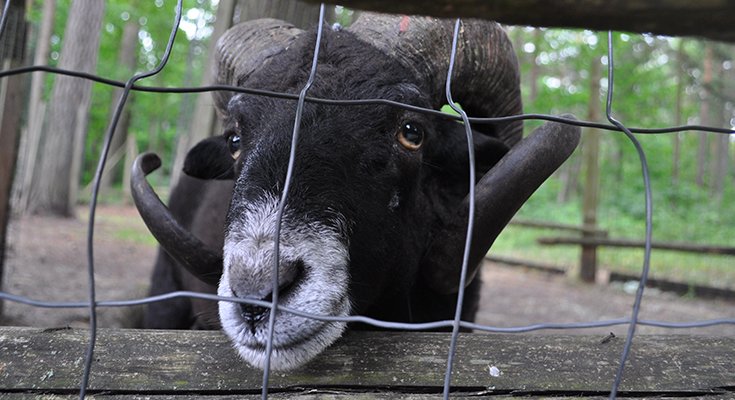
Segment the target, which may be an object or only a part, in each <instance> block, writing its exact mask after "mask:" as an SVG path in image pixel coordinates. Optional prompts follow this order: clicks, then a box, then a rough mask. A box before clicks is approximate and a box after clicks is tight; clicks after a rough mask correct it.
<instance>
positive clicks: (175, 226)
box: [130, 153, 222, 286]
mask: <svg viewBox="0 0 735 400" xmlns="http://www.w3.org/2000/svg"><path fill="white" fill-rule="evenodd" d="M160 166H161V159H160V158H159V157H158V156H157V155H155V154H153V153H143V154H141V155H139V156H138V157H137V158H136V159H135V162H134V163H133V170H132V174H131V181H130V187H131V189H132V195H133V200H134V201H135V206H136V207H137V208H138V212H139V213H140V215H141V217H143V221H144V222H145V224H146V226H148V230H150V231H151V233H152V234H153V236H154V237H155V238H156V240H158V243H160V245H161V247H162V248H163V249H164V250H166V252H167V253H168V254H169V255H170V256H171V257H172V258H173V259H174V260H176V261H177V262H178V263H179V264H181V265H182V266H183V267H184V268H186V270H187V271H189V272H191V274H192V275H194V276H195V277H197V278H198V279H200V280H201V281H202V282H204V283H207V284H210V285H214V286H216V285H217V283H218V282H219V278H220V275H222V256H221V255H219V254H218V253H216V252H215V251H213V250H212V249H210V248H209V247H208V246H206V245H205V244H204V243H202V242H201V241H200V240H199V239H198V238H196V237H195V236H194V235H193V234H192V233H191V232H189V231H188V230H186V229H185V228H184V227H182V226H181V224H179V223H178V221H176V219H174V217H173V216H172V215H171V213H170V212H169V210H168V208H167V207H166V206H165V205H164V204H163V203H162V202H161V199H159V198H158V195H156V192H155V191H154V190H153V188H152V187H151V185H150V184H149V183H148V181H146V179H145V177H146V175H147V174H149V173H151V172H153V171H155V170H156V169H158V167H160ZM182 179H195V178H191V177H187V176H182Z"/></svg>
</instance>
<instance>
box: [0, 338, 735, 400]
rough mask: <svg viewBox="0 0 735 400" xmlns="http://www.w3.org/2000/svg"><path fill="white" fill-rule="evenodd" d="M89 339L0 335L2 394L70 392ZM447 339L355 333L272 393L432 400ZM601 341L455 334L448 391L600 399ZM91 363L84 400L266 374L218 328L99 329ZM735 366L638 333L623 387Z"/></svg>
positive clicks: (618, 344)
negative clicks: (245, 358) (456, 343)
mask: <svg viewBox="0 0 735 400" xmlns="http://www.w3.org/2000/svg"><path fill="white" fill-rule="evenodd" d="M88 334H89V332H88V331H87V330H81V329H63V330H44V329H37V328H12V327H0V351H1V352H2V357H0V397H3V398H5V397H4V396H5V394H8V395H11V394H18V393H24V394H26V395H27V396H28V397H30V398H35V396H37V395H38V394H40V393H48V394H65V395H71V394H73V393H74V392H75V391H77V390H78V389H77V387H78V384H79V381H80V377H81V374H82V364H83V362H82V359H83V357H84V349H85V346H86V345H87V341H88ZM449 338H450V335H449V334H447V333H410V332H351V333H349V334H347V335H346V336H345V337H344V338H342V339H341V340H339V341H338V342H337V343H336V344H335V345H333V346H332V347H330V348H328V349H327V350H326V351H325V352H324V353H323V354H322V355H320V356H318V357H317V358H316V359H315V360H314V361H312V362H311V363H309V364H307V365H305V366H304V367H302V368H300V369H297V370H295V371H292V372H273V373H272V375H271V381H270V391H271V392H272V393H280V395H281V396H284V397H286V398H293V397H301V396H304V397H306V396H307V395H313V394H314V393H330V394H334V393H346V394H347V395H350V394H351V395H352V396H354V397H359V398H365V397H366V396H367V397H370V398H439V397H440V395H441V389H442V382H443V379H444V378H443V375H444V369H445V363H446V353H447V349H448V348H449ZM603 339H604V338H603V337H601V336H598V335H594V336H591V335H578V336H570V335H489V334H462V335H461V336H460V340H459V347H458V353H457V356H456V358H455V364H454V375H453V380H452V385H453V392H454V393H455V394H456V395H459V396H468V397H469V396H472V395H493V394H495V395H497V394H500V395H502V394H510V393H513V394H516V395H524V396H529V397H534V396H535V397H543V396H554V395H558V394H559V393H564V394H565V395H566V396H577V395H587V396H590V395H592V396H595V395H597V396H606V395H607V393H608V392H609V390H610V387H611V385H612V380H613V377H614V375H615V370H616V368H617V365H618V363H619V358H620V352H621V349H622V346H623V342H624V338H622V337H615V338H613V339H612V340H609V341H603ZM94 359H95V361H94V363H93V368H92V375H91V380H90V386H89V390H90V392H91V394H100V395H106V396H115V395H117V396H121V395H128V396H132V395H141V396H167V397H166V398H191V397H197V398H206V397H207V396H212V397H217V398H221V397H222V396H240V397H241V398H243V397H245V398H250V397H248V396H250V395H252V396H253V398H254V397H255V396H257V395H259V393H260V386H261V377H262V372H261V371H259V370H255V369H252V368H250V367H248V366H247V365H245V363H244V362H243V361H241V360H240V359H239V358H238V357H237V355H236V354H235V351H234V350H233V349H232V347H231V345H230V343H229V341H228V340H227V339H226V338H225V337H224V335H223V334H222V333H220V332H215V331H153V330H148V331H141V330H116V329H115V330H113V329H110V330H106V329H101V330H99V335H98V338H97V350H96V352H95V357H94ZM734 359H735V338H732V337H730V338H718V337H704V336H696V337H691V336H686V335H670V336H637V337H636V339H635V341H634V345H633V351H632V354H631V358H630V360H629V361H628V364H627V365H626V372H625V376H624V379H623V383H622V387H621V391H622V392H623V393H635V394H636V396H639V397H640V396H643V397H646V396H651V397H653V396H659V395H669V396H695V395H698V394H702V395H704V394H707V395H713V394H720V395H726V394H727V393H730V392H728V389H726V388H733V387H735V374H733V373H732V360H734ZM731 394H732V393H730V395H731ZM347 395H345V397H348V396H347ZM360 396H362V397H360ZM335 397H336V396H335ZM9 398H16V397H9ZM274 398H281V397H277V396H276V397H274ZM309 398H312V397H309ZM340 398H341V397H340Z"/></svg>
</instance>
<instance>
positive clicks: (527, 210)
mask: <svg viewBox="0 0 735 400" xmlns="http://www.w3.org/2000/svg"><path fill="white" fill-rule="evenodd" d="M557 190H558V188H557V187H556V183H555V182H554V181H553V180H550V181H548V182H547V183H545V184H544V185H543V186H542V187H541V188H540V189H539V191H538V192H537V193H536V194H534V195H533V196H532V197H531V199H529V201H528V202H527V203H526V204H525V205H524V206H523V208H521V210H520V211H519V212H518V215H517V217H518V218H523V219H530V220H537V221H547V222H556V223H564V224H572V225H580V224H581V220H582V216H581V211H580V210H581V206H580V205H579V204H578V202H575V201H572V202H569V203H567V204H558V203H557V202H556V199H555V196H556V192H557ZM636 196H638V195H636ZM654 196H655V194H654ZM639 197H640V198H642V195H641V196H639ZM641 201H642V200H641ZM654 201H655V199H654ZM631 203H636V202H634V201H632V200H630V199H628V200H627V201H625V202H621V203H620V206H615V204H614V203H607V204H602V205H601V206H600V210H599V212H598V221H599V222H598V225H599V227H600V228H601V229H604V230H607V231H608V234H609V237H611V238H626V239H639V240H643V238H644V233H645V222H644V213H643V212H641V210H640V209H638V208H635V207H630V204H631ZM636 204H637V203H636ZM727 207H731V208H735V207H732V206H731V205H728V204H724V205H721V206H720V207H719V208H718V207H713V206H712V205H711V204H708V203H694V204H688V205H687V207H674V206H672V205H671V203H669V202H668V201H666V199H663V201H658V202H655V203H654V220H653V221H654V225H653V227H654V231H653V239H654V241H669V242H682V243H698V244H708V245H721V246H733V245H735V242H734V241H733V239H732V238H735V220H733V218H735V217H734V215H735V210H728V209H727ZM564 235H574V234H573V233H569V232H561V231H555V230H551V229H538V228H527V227H520V226H513V225H511V226H508V227H507V228H506V229H505V230H504V231H503V233H502V234H501V235H500V236H499V237H498V239H497V240H496V242H495V244H494V245H493V247H492V249H491V250H490V253H491V254H493V255H498V256H506V257H514V258H519V259H526V260H532V261H536V262H542V263H547V264H549V265H553V266H557V267H563V268H567V269H570V268H575V269H576V268H577V267H578V265H579V257H580V246H576V245H557V246H542V245H539V244H538V243H537V242H536V240H537V239H538V238H540V237H556V236H564ZM642 267H643V249H623V248H613V247H600V248H599V250H598V268H601V269H607V270H610V271H615V272H621V273H628V274H640V273H641V270H642ZM650 276H651V277H654V278H659V279H666V280H671V281H676V282H682V283H688V284H698V285H706V286H713V287H722V288H734V287H735V257H733V256H724V255H704V254H696V253H684V252H675V251H668V250H657V249H654V250H653V252H652V255H651V269H650Z"/></svg>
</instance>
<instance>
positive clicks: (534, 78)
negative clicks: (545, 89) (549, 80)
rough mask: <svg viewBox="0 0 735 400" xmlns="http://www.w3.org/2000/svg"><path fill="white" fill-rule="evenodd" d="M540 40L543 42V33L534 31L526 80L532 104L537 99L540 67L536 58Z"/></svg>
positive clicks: (539, 30)
mask: <svg viewBox="0 0 735 400" xmlns="http://www.w3.org/2000/svg"><path fill="white" fill-rule="evenodd" d="M541 40H543V31H542V30H541V29H538V28H536V29H534V30H533V46H534V50H533V54H532V56H531V57H532V58H531V76H529V78H528V83H529V85H530V89H531V90H530V93H529V96H528V100H529V102H531V103H533V102H534V101H536V97H538V77H539V74H540V73H541V72H540V70H541V66H540V65H539V63H538V62H537V61H536V58H537V57H538V54H539V47H541Z"/></svg>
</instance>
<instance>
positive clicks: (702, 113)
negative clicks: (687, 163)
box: [695, 43, 712, 187]
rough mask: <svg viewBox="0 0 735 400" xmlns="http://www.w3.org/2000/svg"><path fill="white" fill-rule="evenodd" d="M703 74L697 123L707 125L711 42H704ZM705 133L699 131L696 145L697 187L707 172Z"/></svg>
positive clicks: (708, 122)
mask: <svg viewBox="0 0 735 400" xmlns="http://www.w3.org/2000/svg"><path fill="white" fill-rule="evenodd" d="M703 69H704V74H703V76H702V87H703V88H704V89H702V95H701V103H700V105H699V123H700V124H701V125H709V124H710V123H711V120H710V98H711V97H712V96H710V93H709V90H708V89H707V88H708V87H709V85H710V84H711V83H712V44H710V43H706V44H705V47H704V64H703ZM707 142H708V140H707V133H705V132H700V133H699V144H698V146H697V176H696V178H695V179H696V180H695V183H696V184H697V186H699V187H704V184H705V179H704V178H705V174H706V173H707V164H708V162H707V161H708V158H707Z"/></svg>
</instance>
